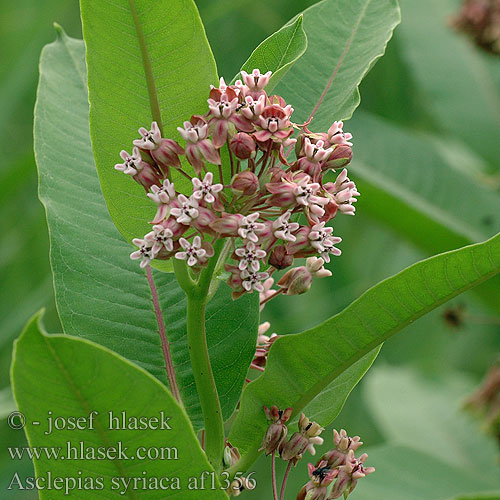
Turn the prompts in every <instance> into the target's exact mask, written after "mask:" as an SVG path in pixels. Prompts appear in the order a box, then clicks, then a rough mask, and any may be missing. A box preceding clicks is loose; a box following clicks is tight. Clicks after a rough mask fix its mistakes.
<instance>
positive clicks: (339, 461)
mask: <svg viewBox="0 0 500 500" xmlns="http://www.w3.org/2000/svg"><path fill="white" fill-rule="evenodd" d="M333 444H334V445H335V448H334V449H333V450H330V451H327V452H326V453H325V454H324V455H323V456H322V457H321V459H320V460H323V461H325V462H327V464H328V466H329V467H338V466H339V465H345V463H346V460H347V455H348V453H349V450H352V451H353V452H354V451H356V450H357V449H358V448H359V447H360V446H361V445H362V444H363V442H362V441H361V438H360V437H359V436H354V437H353V438H351V437H349V436H348V435H347V432H346V431H345V430H344V429H342V430H341V431H340V432H337V430H336V429H333Z"/></svg>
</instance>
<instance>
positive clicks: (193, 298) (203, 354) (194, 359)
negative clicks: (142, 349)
mask: <svg viewBox="0 0 500 500" xmlns="http://www.w3.org/2000/svg"><path fill="white" fill-rule="evenodd" d="M223 245H224V240H217V241H216V242H215V245H214V250H215V254H214V256H213V257H212V258H211V259H210V260H209V263H208V266H207V267H206V268H205V269H204V270H203V271H202V273H201V275H200V278H199V280H198V283H196V284H195V285H194V284H193V283H192V284H191V285H190V286H189V289H188V290H186V289H185V290H186V295H187V338H188V348H189V356H190V359H191V367H192V369H193V374H194V380H195V382H196V390H197V392H198V396H199V398H200V403H201V410H202V413H203V420H204V423H205V453H206V454H207V458H208V460H209V461H210V463H211V464H212V466H213V467H214V469H215V470H216V471H217V472H220V471H221V470H222V457H223V453H224V421H223V418H222V409H221V406H220V401H219V394H218V392H217V386H216V385H215V379H214V375H213V372H212V366H211V364H210V357H209V355H208V345H207V336H206V331H205V309H206V305H207V295H208V291H209V289H210V283H211V280H212V275H213V272H214V269H215V266H216V264H217V260H218V256H219V254H220V252H221V250H222V247H223ZM176 271H177V270H176ZM188 277H189V276H188ZM190 279H191V278H190ZM181 286H182V284H181Z"/></svg>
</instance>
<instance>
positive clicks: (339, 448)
mask: <svg viewBox="0 0 500 500" xmlns="http://www.w3.org/2000/svg"><path fill="white" fill-rule="evenodd" d="M264 412H265V414H266V417H267V419H268V420H269V421H270V425H269V427H268V429H267V431H266V434H265V436H264V439H263V441H262V445H261V447H260V450H259V451H264V452H265V454H266V455H269V454H271V453H278V454H279V455H280V456H281V458H282V459H283V460H286V461H291V463H292V464H294V465H295V464H297V462H298V461H299V460H300V459H301V458H302V457H303V455H304V453H305V452H306V451H309V453H311V454H312V455H315V454H316V451H315V449H314V445H322V444H323V438H321V437H320V434H321V433H322V432H323V431H324V429H323V427H321V426H320V425H319V424H318V423H317V422H312V421H311V420H310V419H308V418H307V417H306V416H305V415H304V414H303V413H302V414H301V415H300V418H299V423H298V432H295V433H294V434H293V435H292V436H291V437H290V438H289V439H287V437H288V428H287V426H286V423H287V422H288V420H289V419H290V417H291V416H292V413H293V409H292V408H287V409H286V410H279V409H278V407H277V406H272V407H271V409H269V408H267V407H265V406H264ZM333 444H334V448H333V449H332V450H330V451H328V452H326V453H325V454H324V455H323V456H322V457H321V458H320V459H319V460H318V462H317V463H316V465H315V466H314V465H313V464H309V465H308V469H309V477H310V481H309V482H308V483H307V484H305V485H304V487H303V488H302V489H301V490H300V492H299V494H298V496H297V500H333V499H335V498H339V497H341V496H342V495H344V496H345V497H346V498H347V496H348V495H349V494H350V493H351V492H352V491H353V490H354V488H355V487H356V484H357V482H358V480H359V479H361V478H363V477H365V476H366V475H368V474H371V473H372V472H374V471H375V469H374V468H373V467H365V465H364V463H365V461H366V459H367V458H368V455H367V454H366V453H364V454H362V455H361V456H360V457H359V458H356V457H355V455H354V452H355V451H356V450H357V449H358V448H359V447H360V446H361V445H362V444H363V443H362V442H361V440H360V438H359V436H355V437H353V438H351V437H349V436H348V435H347V432H346V431H345V430H344V429H342V430H341V431H340V432H337V431H336V430H334V431H333ZM333 481H335V484H334V485H333V487H332V488H328V486H330V485H331V483H332V482H333ZM328 490H330V493H328Z"/></svg>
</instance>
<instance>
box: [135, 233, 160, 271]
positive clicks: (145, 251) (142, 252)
mask: <svg viewBox="0 0 500 500" xmlns="http://www.w3.org/2000/svg"><path fill="white" fill-rule="evenodd" d="M132 243H133V244H134V245H135V246H137V247H139V250H136V251H135V252H132V253H131V254H130V258H131V259H132V260H137V259H141V264H140V265H141V267H142V268H144V267H146V266H147V265H148V264H149V263H150V262H151V261H152V260H153V259H154V258H155V252H153V244H154V243H153V241H152V240H150V239H149V240H148V239H146V238H143V239H141V238H134V239H133V240H132Z"/></svg>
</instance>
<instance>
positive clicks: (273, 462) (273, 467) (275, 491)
mask: <svg viewBox="0 0 500 500" xmlns="http://www.w3.org/2000/svg"><path fill="white" fill-rule="evenodd" d="M271 472H272V476H273V499H274V500H278V487H277V486H276V450H274V451H273V456H272V460H271Z"/></svg>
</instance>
